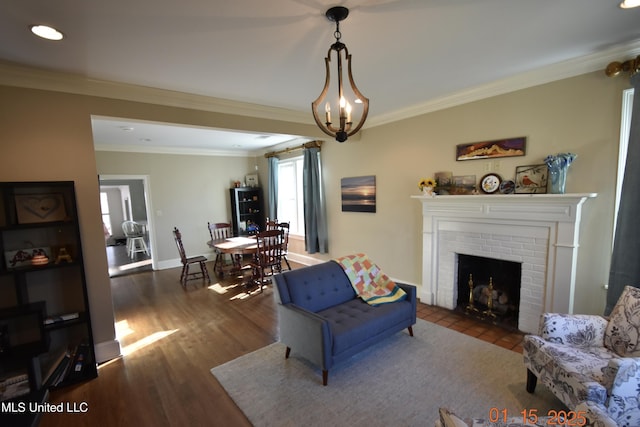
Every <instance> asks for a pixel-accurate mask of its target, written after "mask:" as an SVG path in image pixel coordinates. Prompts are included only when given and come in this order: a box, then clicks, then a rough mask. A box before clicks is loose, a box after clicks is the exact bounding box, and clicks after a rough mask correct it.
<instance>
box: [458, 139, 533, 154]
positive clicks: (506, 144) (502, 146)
mask: <svg viewBox="0 0 640 427" xmlns="http://www.w3.org/2000/svg"><path fill="white" fill-rule="evenodd" d="M526 144H527V138H526V137H524V136H522V137H518V138H509V139H497V140H495V141H483V142H473V143H471V144H458V145H457V146H456V160H476V159H492V158H494V157H516V156H524V154H525V148H526Z"/></svg>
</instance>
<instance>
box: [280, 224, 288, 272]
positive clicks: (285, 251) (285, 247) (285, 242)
mask: <svg viewBox="0 0 640 427" xmlns="http://www.w3.org/2000/svg"><path fill="white" fill-rule="evenodd" d="M278 229H280V230H282V233H283V234H282V255H281V257H282V260H283V261H284V262H285V263H286V264H287V268H288V269H289V270H291V265H290V264H289V260H288V259H287V254H288V253H289V223H288V222H280V223H278Z"/></svg>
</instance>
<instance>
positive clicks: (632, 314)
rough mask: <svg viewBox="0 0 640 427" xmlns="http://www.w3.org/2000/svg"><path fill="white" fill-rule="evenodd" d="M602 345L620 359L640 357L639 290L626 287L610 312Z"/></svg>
mask: <svg viewBox="0 0 640 427" xmlns="http://www.w3.org/2000/svg"><path fill="white" fill-rule="evenodd" d="M604 345H605V346H606V347H607V348H609V349H610V350H612V351H614V352H615V353H616V354H617V355H619V356H622V357H640V289H638V288H634V287H632V286H626V287H625V288H624V290H623V291H622V295H620V298H619V299H618V302H617V303H616V305H615V306H614V307H613V310H612V311H611V317H610V319H609V324H608V325H607V330H606V333H605V337H604Z"/></svg>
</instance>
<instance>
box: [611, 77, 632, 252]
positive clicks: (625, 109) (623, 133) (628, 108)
mask: <svg viewBox="0 0 640 427" xmlns="http://www.w3.org/2000/svg"><path fill="white" fill-rule="evenodd" d="M632 110H633V89H627V90H625V91H624V93H623V95H622V123H621V124H620V149H619V152H618V180H617V182H616V203H615V208H614V212H613V236H614V239H613V241H612V242H615V235H616V223H617V222H618V208H619V207H620V196H621V193H622V181H623V179H624V170H625V166H626V163H627V148H628V145H629V131H630V129H631V112H632Z"/></svg>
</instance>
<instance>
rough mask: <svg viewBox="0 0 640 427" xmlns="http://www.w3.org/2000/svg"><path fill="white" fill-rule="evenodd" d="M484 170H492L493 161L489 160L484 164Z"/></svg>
mask: <svg viewBox="0 0 640 427" xmlns="http://www.w3.org/2000/svg"><path fill="white" fill-rule="evenodd" d="M484 171H485V172H491V162H487V163H485V164H484Z"/></svg>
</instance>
